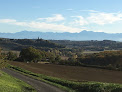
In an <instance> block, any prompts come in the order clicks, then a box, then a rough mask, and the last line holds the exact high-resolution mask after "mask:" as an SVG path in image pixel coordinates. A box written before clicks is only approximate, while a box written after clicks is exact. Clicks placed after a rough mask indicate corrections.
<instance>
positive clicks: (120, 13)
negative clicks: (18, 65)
mask: <svg viewBox="0 0 122 92" xmlns="http://www.w3.org/2000/svg"><path fill="white" fill-rule="evenodd" d="M24 30H28V31H40V32H71V33H75V32H77V33H79V32H81V31H83V30H87V31H94V32H105V33H122V0H0V32H2V33H15V32H20V31H24Z"/></svg>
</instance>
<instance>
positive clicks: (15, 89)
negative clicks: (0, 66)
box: [0, 71, 36, 92]
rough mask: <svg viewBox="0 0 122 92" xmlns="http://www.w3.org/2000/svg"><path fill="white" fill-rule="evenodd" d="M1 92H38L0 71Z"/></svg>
mask: <svg viewBox="0 0 122 92" xmlns="http://www.w3.org/2000/svg"><path fill="white" fill-rule="evenodd" d="M0 92H36V91H34V89H33V88H32V87H31V86H30V85H28V84H26V83H24V82H22V81H20V80H18V79H15V78H13V77H11V76H9V75H8V74H6V73H4V72H2V71H0Z"/></svg>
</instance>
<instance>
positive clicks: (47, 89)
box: [2, 69, 64, 92]
mask: <svg viewBox="0 0 122 92" xmlns="http://www.w3.org/2000/svg"><path fill="white" fill-rule="evenodd" d="M2 71H4V72H6V73H8V74H9V75H11V76H13V77H16V78H18V79H20V80H22V81H24V82H26V83H28V84H30V85H31V86H33V87H34V88H35V89H36V90H37V92H64V91H62V90H60V89H59V88H57V87H54V86H52V85H49V84H46V83H44V82H41V81H39V80H35V79H33V78H30V77H27V76H25V75H22V74H20V73H18V72H15V71H12V70H9V69H2Z"/></svg>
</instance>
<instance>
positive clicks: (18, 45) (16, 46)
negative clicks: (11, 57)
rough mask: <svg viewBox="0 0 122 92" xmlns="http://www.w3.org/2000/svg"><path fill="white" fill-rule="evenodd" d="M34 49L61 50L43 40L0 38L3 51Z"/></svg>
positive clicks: (58, 46) (56, 45) (57, 46)
mask: <svg viewBox="0 0 122 92" xmlns="http://www.w3.org/2000/svg"><path fill="white" fill-rule="evenodd" d="M30 46H31V47H35V48H38V49H41V48H42V47H44V48H62V47H63V46H61V45H58V44H55V43H53V42H50V41H47V40H43V39H34V40H32V39H6V38H0V47H1V48H2V49H5V50H21V49H22V48H27V47H30Z"/></svg>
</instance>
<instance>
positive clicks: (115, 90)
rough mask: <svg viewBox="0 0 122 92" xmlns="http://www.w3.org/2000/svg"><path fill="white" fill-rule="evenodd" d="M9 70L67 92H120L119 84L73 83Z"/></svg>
mask: <svg viewBox="0 0 122 92" xmlns="http://www.w3.org/2000/svg"><path fill="white" fill-rule="evenodd" d="M9 68H12V69H15V70H17V71H20V72H22V73H24V74H26V75H29V76H31V77H34V78H36V79H40V80H43V81H45V82H50V83H54V84H56V85H57V84H58V85H61V86H64V87H67V88H69V89H70V90H68V92H122V85H121V84H114V83H102V82H74V81H68V80H64V79H60V78H55V77H51V76H46V75H42V74H36V73H32V72H31V71H27V70H24V69H22V68H19V67H16V66H11V65H10V66H9ZM71 90H72V91H71Z"/></svg>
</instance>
